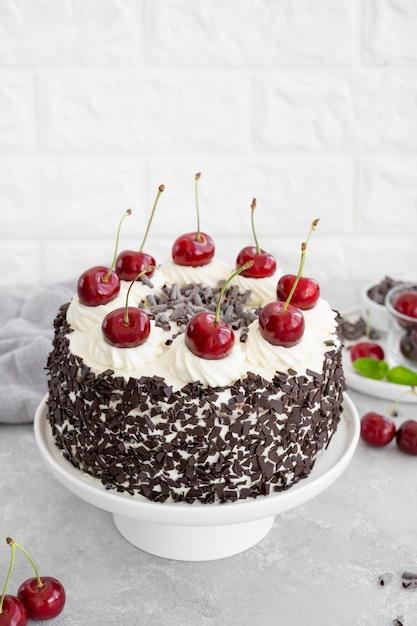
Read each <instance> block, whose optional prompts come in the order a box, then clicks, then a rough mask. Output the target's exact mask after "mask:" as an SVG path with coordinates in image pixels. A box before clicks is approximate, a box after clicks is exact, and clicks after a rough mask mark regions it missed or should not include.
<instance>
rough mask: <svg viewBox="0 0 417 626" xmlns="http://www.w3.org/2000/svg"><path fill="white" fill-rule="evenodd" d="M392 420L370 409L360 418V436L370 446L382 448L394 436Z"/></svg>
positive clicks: (394, 430)
mask: <svg viewBox="0 0 417 626" xmlns="http://www.w3.org/2000/svg"><path fill="white" fill-rule="evenodd" d="M395 432H396V428H395V424H394V422H393V421H392V420H391V419H389V418H388V417H386V416H385V415H381V414H380V413H375V412H373V411H370V412H369V413H365V415H364V416H363V417H362V419H361V437H362V439H363V440H364V441H366V443H369V444H370V445H371V446H375V447H378V448H382V447H383V446H386V445H388V444H389V443H390V441H392V440H393V439H394V437H395Z"/></svg>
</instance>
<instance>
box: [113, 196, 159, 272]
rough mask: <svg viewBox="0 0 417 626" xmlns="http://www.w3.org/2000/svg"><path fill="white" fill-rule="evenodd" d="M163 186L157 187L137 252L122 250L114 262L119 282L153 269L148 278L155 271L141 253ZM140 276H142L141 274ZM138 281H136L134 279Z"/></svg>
mask: <svg viewBox="0 0 417 626" xmlns="http://www.w3.org/2000/svg"><path fill="white" fill-rule="evenodd" d="M164 189H165V185H159V187H158V193H157V195H156V199H155V202H154V205H153V208H152V212H151V215H150V217H149V220H148V225H147V227H146V232H145V235H144V237H143V240H142V243H141V245H140V248H139V250H123V251H122V252H120V254H119V256H118V257H117V260H116V268H115V269H116V273H117V275H118V277H119V278H120V280H128V281H129V280H133V279H134V278H135V276H138V274H140V273H141V272H142V270H143V269H145V268H146V267H151V266H152V267H153V268H154V269H153V270H152V272H150V273H149V274H148V276H149V278H150V277H151V276H152V274H153V273H154V271H155V267H156V261H155V259H154V258H153V256H151V255H150V254H148V253H146V252H143V248H144V246H145V242H146V239H147V237H148V233H149V229H150V227H151V224H152V220H153V216H154V214H155V209H156V206H157V204H158V200H159V198H160V196H161V193H162V192H163V191H164ZM141 275H142V274H141ZM136 280H138V279H136Z"/></svg>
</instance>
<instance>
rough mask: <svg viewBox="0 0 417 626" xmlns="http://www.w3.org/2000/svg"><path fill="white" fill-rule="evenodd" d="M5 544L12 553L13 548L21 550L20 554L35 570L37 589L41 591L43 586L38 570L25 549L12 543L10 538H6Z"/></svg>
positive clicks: (14, 542)
mask: <svg viewBox="0 0 417 626" xmlns="http://www.w3.org/2000/svg"><path fill="white" fill-rule="evenodd" d="M6 541H7V543H8V544H9V546H10V547H11V549H12V553H13V551H14V549H15V548H19V550H21V552H23V554H24V555H25V556H26V558H27V559H28V560H29V561H30V564H31V565H32V567H33V569H34V570H35V576H36V578H37V581H38V583H37V587H38V589H42V587H43V586H44V584H43V582H42V581H41V577H40V575H39V570H38V568H37V567H36V565H35V562H34V560H33V559H32V557H31V556H30V554H29V552H28V551H27V550H25V548H24V547H23V546H21V545H20V544H18V543H17V542H16V541H14V540H13V539H11V538H10V537H7V539H6Z"/></svg>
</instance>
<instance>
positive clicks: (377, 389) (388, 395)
mask: <svg viewBox="0 0 417 626" xmlns="http://www.w3.org/2000/svg"><path fill="white" fill-rule="evenodd" d="M341 315H342V317H343V318H344V319H347V320H349V321H352V322H353V321H355V320H357V319H358V318H359V317H360V316H361V312H360V310H359V309H353V310H351V311H346V312H344V313H342V314H341ZM357 341H360V339H355V340H354V341H349V342H348V341H346V348H345V349H344V350H343V369H344V372H345V378H346V383H347V386H348V387H350V388H351V389H354V390H355V391H360V392H362V393H366V394H367V395H370V396H374V397H375V398H383V399H384V400H392V402H395V401H396V400H398V398H399V397H400V396H401V394H402V393H404V391H406V390H407V385H397V384H395V383H389V382H387V381H386V380H374V379H373V378H366V376H362V374H359V372H357V371H356V370H355V368H354V367H353V365H352V361H351V358H350V354H349V350H348V349H347V348H348V347H349V346H351V345H353V344H354V343H356V342H357ZM377 343H379V344H381V346H382V348H383V349H384V350H386V346H385V338H384V335H381V339H378V340H377ZM401 402H417V396H416V395H415V394H413V393H409V394H406V395H405V396H404V398H402V399H401Z"/></svg>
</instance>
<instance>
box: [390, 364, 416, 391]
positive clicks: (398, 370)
mask: <svg viewBox="0 0 417 626" xmlns="http://www.w3.org/2000/svg"><path fill="white" fill-rule="evenodd" d="M386 376H387V380H388V381H389V382H390V383H396V384H397V385H410V386H412V387H415V386H417V373H416V372H413V371H412V370H409V369H408V367H404V366H403V365H397V367H393V368H392V369H389V370H388V371H387V374H386Z"/></svg>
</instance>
